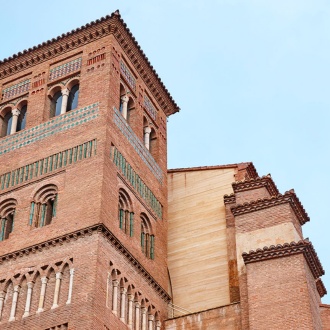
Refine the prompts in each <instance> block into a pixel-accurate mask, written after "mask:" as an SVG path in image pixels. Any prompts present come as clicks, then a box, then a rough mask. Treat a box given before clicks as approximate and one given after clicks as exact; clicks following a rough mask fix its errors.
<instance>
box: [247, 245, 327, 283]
mask: <svg viewBox="0 0 330 330" xmlns="http://www.w3.org/2000/svg"><path fill="white" fill-rule="evenodd" d="M301 253H302V254H303V255H304V257H305V259H306V262H307V264H308V266H309V268H310V270H311V272H312V274H313V276H314V278H315V279H317V278H319V277H320V276H322V275H324V270H323V267H322V265H321V262H320V260H319V258H318V256H317V254H316V252H315V250H314V247H313V245H312V243H311V242H309V241H308V240H302V241H299V242H297V243H296V242H292V243H290V244H289V243H285V244H283V245H281V244H278V245H276V246H274V245H271V246H269V247H264V248H263V249H257V250H256V251H250V252H249V253H246V252H244V253H243V254H242V257H243V260H244V263H245V264H249V263H253V262H259V261H265V260H270V259H276V258H283V257H289V256H293V255H297V254H301Z"/></svg>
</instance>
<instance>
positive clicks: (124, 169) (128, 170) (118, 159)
mask: <svg viewBox="0 0 330 330" xmlns="http://www.w3.org/2000/svg"><path fill="white" fill-rule="evenodd" d="M110 158H111V159H112V161H113V162H114V163H115V165H116V166H117V167H118V168H119V170H120V171H121V173H123V175H124V177H125V178H126V179H127V180H128V181H129V182H130V183H131V185H132V186H133V187H134V189H135V190H136V191H137V192H138V193H139V195H140V196H141V197H142V198H143V199H144V200H145V201H146V202H147V205H149V206H150V207H151V209H152V210H153V211H154V212H155V214H157V216H158V218H160V219H162V216H163V212H162V205H161V204H160V202H159V201H158V199H157V198H156V197H155V195H154V194H153V192H152V191H151V190H150V189H149V188H148V186H147V185H146V184H145V183H144V182H143V181H142V179H141V178H140V176H139V175H138V174H137V173H136V172H135V171H134V170H133V168H132V166H131V165H130V164H129V163H128V161H127V160H126V159H125V158H124V156H123V155H122V154H121V153H120V152H119V151H118V150H117V149H116V148H115V147H113V148H112V150H111V153H110Z"/></svg>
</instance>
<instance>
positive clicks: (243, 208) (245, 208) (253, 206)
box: [231, 191, 309, 225]
mask: <svg viewBox="0 0 330 330" xmlns="http://www.w3.org/2000/svg"><path fill="white" fill-rule="evenodd" d="M285 203H289V204H290V206H291V208H292V210H293V211H294V213H295V215H296V216H297V219H298V221H299V223H300V224H301V225H303V224H305V223H306V222H308V221H309V216H308V215H307V213H306V211H305V209H304V208H303V206H302V204H301V203H300V201H299V199H298V197H297V196H296V194H295V193H294V192H293V191H287V192H286V193H285V194H284V195H278V196H276V197H271V198H264V199H258V200H256V201H253V202H250V203H244V204H240V205H236V206H235V207H232V208H231V211H232V213H233V214H234V215H235V216H238V215H242V214H246V213H250V212H255V211H259V210H263V209H267V208H270V207H273V206H277V205H281V204H285Z"/></svg>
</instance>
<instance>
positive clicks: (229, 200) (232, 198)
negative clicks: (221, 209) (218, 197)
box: [223, 194, 236, 204]
mask: <svg viewBox="0 0 330 330" xmlns="http://www.w3.org/2000/svg"><path fill="white" fill-rule="evenodd" d="M223 201H224V203H225V204H235V203H236V196H235V194H230V195H224V196H223Z"/></svg>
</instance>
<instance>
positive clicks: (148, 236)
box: [141, 213, 155, 259]
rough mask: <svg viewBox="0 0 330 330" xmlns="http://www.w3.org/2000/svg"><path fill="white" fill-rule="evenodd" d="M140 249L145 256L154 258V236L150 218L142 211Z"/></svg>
mask: <svg viewBox="0 0 330 330" xmlns="http://www.w3.org/2000/svg"><path fill="white" fill-rule="evenodd" d="M141 250H142V253H143V254H144V255H145V256H146V257H147V258H149V259H154V258H155V236H154V235H153V234H152V231H151V224H150V220H149V218H148V217H147V215H146V214H144V213H141Z"/></svg>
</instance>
